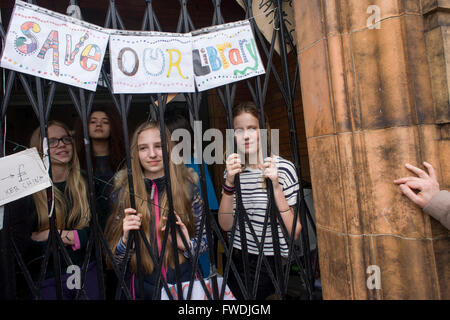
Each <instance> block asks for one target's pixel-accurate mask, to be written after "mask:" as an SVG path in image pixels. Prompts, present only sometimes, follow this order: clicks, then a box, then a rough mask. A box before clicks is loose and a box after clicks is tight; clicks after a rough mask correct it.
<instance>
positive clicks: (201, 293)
mask: <svg viewBox="0 0 450 320" xmlns="http://www.w3.org/2000/svg"><path fill="white" fill-rule="evenodd" d="M192 285H193V288H192V295H191V300H207V299H208V296H207V295H206V293H205V290H204V289H203V286H202V285H201V283H200V280H196V281H194V282H193V283H192ZM222 285H223V278H222V277H217V286H218V287H219V292H221V290H222ZM168 286H169V290H170V295H171V296H172V298H173V299H174V300H179V299H178V290H177V285H176V284H169V285H168ZM181 286H182V292H183V299H184V300H186V299H187V295H188V291H189V281H186V282H182V283H181ZM205 286H206V289H207V290H208V292H209V294H210V295H211V297H212V296H213V290H212V283H211V279H207V280H205ZM161 300H169V296H168V295H167V292H166V289H164V288H162V289H161ZM223 300H236V298H235V297H234V295H233V293H232V292H231V290H230V288H229V287H228V285H226V287H225V293H224V297H223Z"/></svg>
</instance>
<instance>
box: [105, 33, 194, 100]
mask: <svg viewBox="0 0 450 320" xmlns="http://www.w3.org/2000/svg"><path fill="white" fill-rule="evenodd" d="M109 51H110V62H111V70H112V83H113V92H114V93H159V92H163V93H175V92H195V85H194V70H193V65H192V44H191V34H190V33H186V34H177V33H162V32H151V31H149V32H132V31H117V32H116V33H115V34H111V36H110V41H109Z"/></svg>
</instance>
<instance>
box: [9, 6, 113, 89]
mask: <svg viewBox="0 0 450 320" xmlns="http://www.w3.org/2000/svg"><path fill="white" fill-rule="evenodd" d="M108 39H109V33H108V31H107V30H106V29H103V28H100V27H97V26H95V25H93V24H89V23H86V22H83V21H80V20H78V19H75V18H71V17H68V16H65V15H62V14H59V13H56V12H53V11H50V10H47V9H44V8H41V7H39V6H35V5H32V4H28V3H25V2H22V1H16V5H15V7H14V11H13V13H12V15H11V22H10V24H9V27H8V34H7V35H6V41H5V47H4V50H3V53H2V57H1V60H0V64H1V67H3V68H7V69H11V70H14V71H18V72H23V73H27V74H31V75H33V76H37V77H40V78H45V79H49V80H53V81H57V82H62V83H65V84H69V85H72V86H76V87H80V88H83V89H87V90H91V91H95V90H96V88H97V82H98V77H99V74H100V69H101V67H102V62H103V58H104V56H105V51H106V46H107V44H108Z"/></svg>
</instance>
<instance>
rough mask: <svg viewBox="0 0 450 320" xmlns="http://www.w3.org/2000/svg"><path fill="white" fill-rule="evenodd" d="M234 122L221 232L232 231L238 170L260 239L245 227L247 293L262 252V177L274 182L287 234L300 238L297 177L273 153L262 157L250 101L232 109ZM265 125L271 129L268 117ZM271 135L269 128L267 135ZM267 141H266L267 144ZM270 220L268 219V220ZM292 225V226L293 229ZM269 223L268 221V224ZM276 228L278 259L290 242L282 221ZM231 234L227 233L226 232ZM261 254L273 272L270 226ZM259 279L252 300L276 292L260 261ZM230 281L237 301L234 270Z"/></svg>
mask: <svg viewBox="0 0 450 320" xmlns="http://www.w3.org/2000/svg"><path fill="white" fill-rule="evenodd" d="M232 115H233V126H234V137H235V141H236V145H237V149H238V152H239V153H240V154H242V158H241V156H240V155H239V154H238V153H233V154H230V155H229V156H228V158H227V159H226V169H225V173H224V181H223V185H222V186H223V193H222V199H221V200H220V207H219V224H220V226H221V228H222V229H223V230H224V231H231V229H232V227H233V224H234V219H235V210H236V207H237V204H236V201H237V197H236V195H235V185H234V182H235V176H236V175H237V174H239V177H240V189H241V196H242V203H243V205H244V208H245V214H246V215H247V217H248V219H249V221H250V223H251V224H252V227H253V229H254V231H255V233H256V236H257V238H258V242H257V241H256V240H255V238H254V237H253V234H252V232H251V231H250V227H248V226H245V230H243V233H244V234H245V237H246V240H247V251H248V257H249V259H248V260H249V270H248V273H247V276H248V278H249V279H250V282H249V287H248V288H247V289H248V290H249V292H251V289H252V288H253V281H254V280H255V274H256V266H257V262H258V256H259V254H260V252H259V248H258V244H259V242H262V241H263V239H262V234H263V225H264V221H265V218H266V214H267V206H268V193H267V185H266V183H265V179H266V178H268V179H270V180H271V182H272V186H273V192H274V197H275V205H276V206H277V208H278V210H279V212H280V214H281V218H282V220H283V223H284V224H285V226H286V228H287V231H288V233H289V235H290V237H294V238H295V239H297V238H298V236H299V235H300V231H301V225H300V220H299V219H298V218H297V221H295V220H294V217H295V215H294V210H295V209H294V208H295V205H296V203H297V192H298V189H299V186H298V178H297V174H296V171H295V167H294V165H293V163H292V162H290V161H288V160H286V159H283V158H281V157H280V156H277V155H271V154H270V150H269V155H270V156H269V157H267V158H265V159H264V158H263V152H262V151H263V150H262V148H263V145H264V144H263V141H262V139H263V135H262V134H261V130H260V125H259V124H260V113H259V111H258V108H257V107H256V105H255V104H254V103H253V102H244V103H240V104H238V105H236V106H234V107H233V110H232ZM266 127H267V128H268V129H270V127H269V125H268V122H267V119H266ZM267 137H270V132H268V133H267ZM268 145H270V141H269V143H268ZM268 223H270V219H269V220H268ZM294 224H295V226H296V227H295V229H294ZM269 226H270V224H269ZM276 228H277V229H278V235H276V236H278V237H279V243H280V248H279V250H280V253H281V257H284V258H285V257H287V255H288V254H289V248H288V241H287V239H285V237H284V235H283V233H282V231H281V227H280V224H279V223H278V221H277V222H276ZM240 231H241V230H240V225H239V223H238V224H237V228H236V233H235V234H234V242H233V248H234V249H233V256H232V259H233V261H234V263H235V266H236V268H237V270H238V273H239V274H240V275H244V272H245V270H244V266H243V262H242V260H243V259H242V252H241V250H242V243H241V241H242V239H241V234H240ZM229 235H231V233H230V234H229ZM263 254H264V255H265V256H266V258H267V260H268V262H269V264H270V265H271V269H272V271H274V270H275V267H274V265H275V258H274V256H275V248H274V243H273V237H272V230H271V228H270V227H269V228H267V232H266V234H265V237H264V246H263ZM258 280H259V282H258V288H257V292H256V299H257V300H262V299H266V298H267V297H268V296H270V295H272V294H273V293H274V292H275V287H274V285H273V283H272V280H271V278H270V276H269V272H268V270H267V269H266V266H265V265H263V266H262V268H261V270H260V273H259V279H258ZM228 281H229V282H228V284H229V286H230V289H231V291H232V292H233V294H234V295H235V296H236V298H237V299H238V300H240V299H243V297H244V295H243V293H242V292H241V289H240V287H239V285H238V282H237V279H236V277H235V275H234V274H233V273H231V274H230V277H229V278H228Z"/></svg>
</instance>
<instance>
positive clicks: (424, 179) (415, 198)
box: [394, 162, 440, 209]
mask: <svg viewBox="0 0 450 320" xmlns="http://www.w3.org/2000/svg"><path fill="white" fill-rule="evenodd" d="M423 164H424V166H425V167H426V168H427V169H428V173H426V172H425V171H423V170H422V169H419V168H417V167H414V166H412V165H410V164H409V163H407V164H405V167H406V168H408V169H409V170H410V171H412V172H414V173H415V174H416V175H417V176H418V177H404V178H400V179H397V180H394V183H395V184H399V185H400V189H401V190H402V192H403V194H404V195H405V196H407V197H408V198H409V199H410V200H411V201H412V202H414V203H415V204H417V205H418V206H419V207H421V208H422V209H423V208H425V207H426V206H427V205H428V203H429V202H430V200H431V199H432V198H433V196H434V195H435V194H436V193H438V192H439V191H440V190H439V183H438V181H437V177H436V173H435V172H434V169H433V166H432V165H431V164H429V163H428V162H424V163H423ZM413 190H419V192H418V193H417V194H416V193H415V192H414V191H413Z"/></svg>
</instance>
